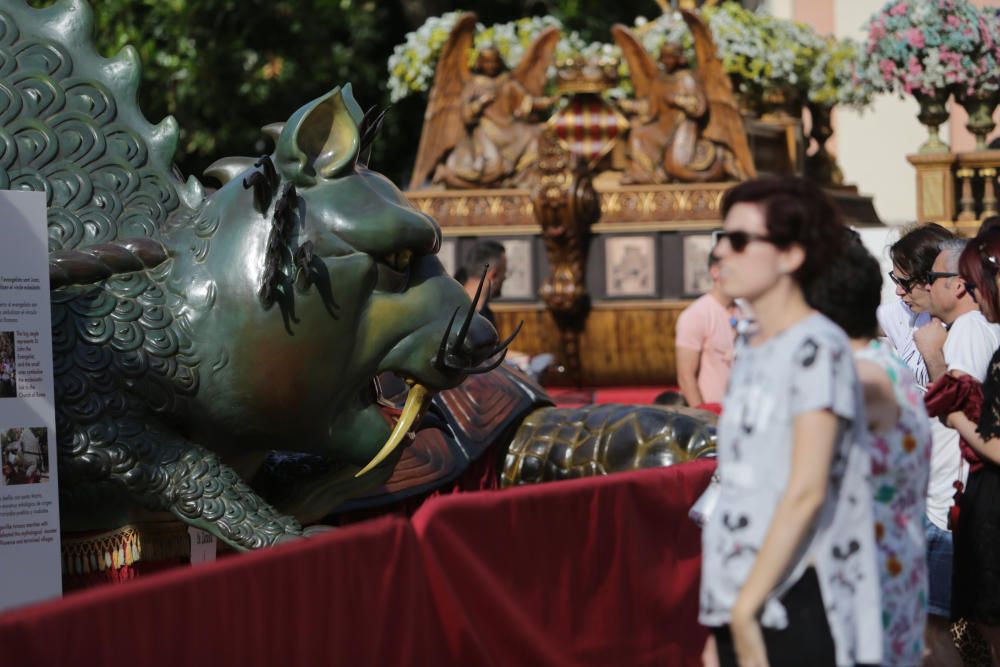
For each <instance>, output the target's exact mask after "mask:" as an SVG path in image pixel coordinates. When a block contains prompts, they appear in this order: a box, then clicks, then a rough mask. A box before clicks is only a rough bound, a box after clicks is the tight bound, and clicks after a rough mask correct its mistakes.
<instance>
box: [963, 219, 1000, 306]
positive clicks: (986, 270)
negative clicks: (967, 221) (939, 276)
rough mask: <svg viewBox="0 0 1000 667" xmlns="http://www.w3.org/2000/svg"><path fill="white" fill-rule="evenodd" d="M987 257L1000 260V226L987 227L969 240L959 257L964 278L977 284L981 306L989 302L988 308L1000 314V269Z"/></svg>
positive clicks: (977, 299)
mask: <svg viewBox="0 0 1000 667" xmlns="http://www.w3.org/2000/svg"><path fill="white" fill-rule="evenodd" d="M987 257H994V258H996V260H997V261H1000V228H996V227H994V228H992V229H986V230H985V231H982V232H980V233H979V235H978V236H976V238H974V239H972V240H971V241H969V243H968V244H966V246H965V250H963V251H962V254H961V256H960V257H959V258H958V272H959V274H960V275H961V276H962V280H964V281H966V282H969V283H972V284H973V285H975V286H976V301H977V302H978V303H979V307H980V308H982V307H983V302H984V301H986V302H988V303H989V306H988V309H989V310H990V311H992V312H993V314H994V315H1000V298H998V295H997V280H996V279H997V272H998V270H1000V267H998V266H997V265H996V264H994V263H993V262H990V261H989V260H988V259H986V258H987Z"/></svg>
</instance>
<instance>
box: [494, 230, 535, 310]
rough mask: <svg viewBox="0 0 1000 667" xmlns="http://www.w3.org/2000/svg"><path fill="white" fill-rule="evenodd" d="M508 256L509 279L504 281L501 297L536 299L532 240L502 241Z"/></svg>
mask: <svg viewBox="0 0 1000 667" xmlns="http://www.w3.org/2000/svg"><path fill="white" fill-rule="evenodd" d="M501 243H502V244H503V247H504V251H505V252H504V254H505V255H507V277H506V278H505V279H504V281H503V290H502V292H501V293H500V297H501V298H504V299H534V298H535V289H534V273H535V272H534V271H533V270H532V255H531V240H530V239H507V240H504V241H501Z"/></svg>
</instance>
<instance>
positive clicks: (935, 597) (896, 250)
mask: <svg viewBox="0 0 1000 667" xmlns="http://www.w3.org/2000/svg"><path fill="white" fill-rule="evenodd" d="M954 238H955V235H954V234H952V233H951V232H949V231H948V230H947V229H945V228H944V227H942V226H940V225H936V224H933V223H932V224H927V225H920V226H916V227H911V228H910V229H909V230H908V231H907V232H905V233H904V234H903V236H902V237H901V238H900V239H899V240H898V241H896V243H894V244H893V245H892V247H891V248H890V249H889V255H890V257H891V258H892V272H890V273H889V278H890V279H891V280H892V281H893V283H895V285H896V296H898V297H899V301H898V302H895V303H890V304H887V305H885V306H882V307H880V308H879V310H878V320H879V324H880V326H881V327H882V331H883V332H884V333H885V334H886V336H887V338H888V339H889V342H890V343H891V344H892V346H893V347H894V348H895V351H896V354H897V355H898V356H899V357H900V358H901V359H902V360H903V361H904V362H905V363H906V365H907V367H908V368H909V369H910V370H911V371H912V372H913V375H914V379H915V380H916V382H917V384H918V385H919V386H922V387H926V386H927V384H929V382H930V375H929V373H928V371H927V365H926V363H925V362H924V358H923V356H922V355H921V354H920V351H919V350H918V349H917V344H916V342H915V340H914V337H915V336H916V334H917V332H918V331H923V332H924V334H922V335H924V336H926V335H927V334H928V333H930V334H937V335H938V336H939V337H938V345H939V346H942V345H943V334H944V331H945V330H944V328H943V325H942V324H941V322H940V321H939V320H932V318H931V314H930V310H931V292H930V286H929V285H928V284H927V275H928V274H929V273H930V272H931V270H932V269H933V267H934V261H935V260H936V259H937V256H938V255H939V254H940V253H941V247H942V245H943V244H944V243H946V242H948V241H950V240H952V239H954ZM931 438H932V442H933V444H932V447H931V472H930V483H929V485H928V487H927V505H926V514H927V522H926V524H925V526H924V528H925V531H926V541H927V563H928V572H927V576H928V583H929V596H930V597H929V604H928V616H927V628H926V633H925V643H926V647H927V650H928V653H929V655H928V658H927V660H926V661H925V664H926V665H927V667H961V665H962V658H961V656H960V655H959V653H958V651H957V650H956V648H955V644H954V642H953V641H952V636H951V622H950V617H951V571H952V534H951V530H950V529H949V527H948V511H949V508H950V507H951V506H952V503H953V497H954V495H955V486H954V485H955V482H959V483H961V482H962V481H963V477H962V474H963V469H964V468H963V466H962V452H961V449H960V448H959V443H958V440H959V438H958V433H957V432H955V431H954V430H953V429H950V428H948V427H947V426H945V425H944V424H942V423H941V422H940V421H939V420H937V419H933V420H931Z"/></svg>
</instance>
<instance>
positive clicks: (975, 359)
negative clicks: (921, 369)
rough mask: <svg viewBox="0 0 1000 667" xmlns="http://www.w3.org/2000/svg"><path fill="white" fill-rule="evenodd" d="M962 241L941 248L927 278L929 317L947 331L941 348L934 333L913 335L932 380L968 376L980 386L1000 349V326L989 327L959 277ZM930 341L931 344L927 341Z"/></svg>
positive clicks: (920, 332) (955, 240) (955, 241)
mask: <svg viewBox="0 0 1000 667" xmlns="http://www.w3.org/2000/svg"><path fill="white" fill-rule="evenodd" d="M965 244H966V241H965V239H952V240H950V241H946V242H945V243H943V244H942V245H941V252H940V253H939V254H938V256H937V258H936V259H935V260H934V265H933V266H932V267H931V271H930V272H929V273H928V274H927V286H928V290H929V292H930V311H931V314H932V315H933V316H934V317H936V318H938V319H939V320H941V321H942V322H943V323H944V324H945V326H946V327H947V334H946V339H945V341H944V344H943V345H942V346H941V348H940V349H938V348H937V346H936V340H937V338H938V336H939V334H937V333H936V332H934V334H933V335H930V336H924V335H923V330H921V331H918V332H917V335H916V342H917V348H918V349H920V353H921V354H922V355H923V357H924V361H925V362H926V363H927V370H928V372H929V373H930V376H931V380H932V381H933V380H937V379H938V378H939V377H941V376H942V375H944V374H945V373H951V374H952V375H971V376H973V377H974V378H976V379H977V380H978V381H979V382H982V381H983V380H985V379H986V371H987V370H988V369H989V365H990V359H991V358H992V357H993V353H994V352H996V350H997V348H998V347H1000V324H991V323H990V322H989V321H987V319H986V318H985V317H983V314H982V313H981V312H980V311H979V306H978V305H977V304H976V301H975V299H974V298H973V297H972V294H970V293H969V291H968V290H967V289H966V287H965V281H963V280H962V279H961V277H959V275H958V258H959V256H961V254H962V251H963V250H964V249H965ZM928 340H929V341H930V343H928V342H926V341H928Z"/></svg>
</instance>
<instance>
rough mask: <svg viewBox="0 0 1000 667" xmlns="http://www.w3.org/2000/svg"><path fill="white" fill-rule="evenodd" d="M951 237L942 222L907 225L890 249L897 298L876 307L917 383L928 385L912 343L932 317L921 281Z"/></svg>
mask: <svg viewBox="0 0 1000 667" xmlns="http://www.w3.org/2000/svg"><path fill="white" fill-rule="evenodd" d="M953 238H955V235H954V234H952V233H951V232H949V231H948V230H947V229H945V228H944V227H942V226H941V225H938V224H935V223H930V224H927V225H920V226H916V227H911V228H909V230H908V231H906V232H905V233H904V234H903V235H902V236H901V237H900V239H899V240H898V241H896V242H895V243H894V244H892V246H891V247H890V248H889V256H890V257H891V259H892V271H890V272H889V278H890V279H891V280H892V282H893V283H894V284H895V285H896V296H898V297H899V299H898V300H896V301H890V302H889V303H885V304H882V305H881V306H879V308H878V311H877V315H878V323H879V326H880V327H881V328H882V332H883V333H884V334H885V335H886V338H888V339H889V342H890V343H892V346H893V348H895V350H896V354H897V356H899V358H900V359H902V360H903V361H904V362H905V363H906V365H907V366H908V367H909V368H910V370H911V371H912V372H913V377H914V378H915V379H916V381H917V384H919V385H920V386H927V383H928V382H929V380H930V378H929V377H928V375H927V367H926V366H925V365H924V360H923V357H921V356H920V352H919V351H918V350H917V346H916V344H915V343H914V342H913V335H914V333H915V332H916V331H917V329H919V328H920V327H922V326H924V325H925V324H927V323H928V322H930V319H931V315H930V312H928V311H929V309H930V290H929V289H928V288H927V286H926V285H925V284H923V282H922V280H923V277H924V276H925V275H926V274H927V273H928V272H929V271H930V270H931V266H932V265H933V264H934V260H935V259H936V258H937V256H938V253H939V252H941V244H942V243H943V242H945V241H948V240H950V239H953Z"/></svg>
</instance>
